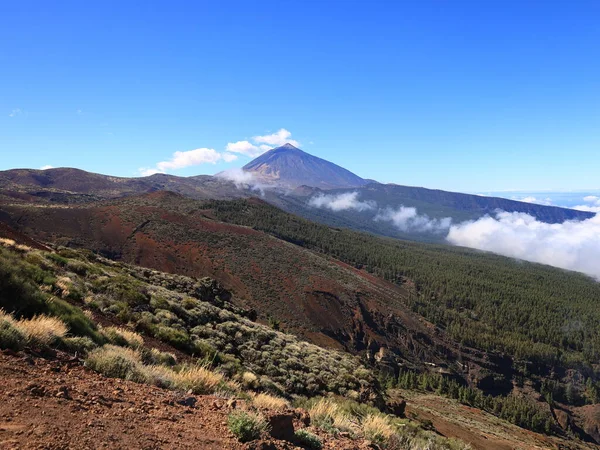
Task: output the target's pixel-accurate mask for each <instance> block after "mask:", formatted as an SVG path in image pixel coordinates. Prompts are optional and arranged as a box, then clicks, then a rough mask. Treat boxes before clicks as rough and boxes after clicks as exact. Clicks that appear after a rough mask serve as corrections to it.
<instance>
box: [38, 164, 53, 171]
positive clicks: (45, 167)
mask: <svg viewBox="0 0 600 450" xmlns="http://www.w3.org/2000/svg"><path fill="white" fill-rule="evenodd" d="M48 169H54V166H50V165H46V166H42V167H40V170H48Z"/></svg>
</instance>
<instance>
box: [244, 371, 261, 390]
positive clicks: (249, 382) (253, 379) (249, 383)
mask: <svg viewBox="0 0 600 450" xmlns="http://www.w3.org/2000/svg"><path fill="white" fill-rule="evenodd" d="M242 383H243V384H244V386H245V387H246V388H247V389H251V388H255V387H256V386H257V385H258V377H257V376H256V375H254V374H253V373H252V372H244V374H243V375H242Z"/></svg>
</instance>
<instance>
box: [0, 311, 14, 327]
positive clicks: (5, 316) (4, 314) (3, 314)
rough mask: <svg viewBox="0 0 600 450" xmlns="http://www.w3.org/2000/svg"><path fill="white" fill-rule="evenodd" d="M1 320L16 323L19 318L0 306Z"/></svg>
mask: <svg viewBox="0 0 600 450" xmlns="http://www.w3.org/2000/svg"><path fill="white" fill-rule="evenodd" d="M0 322H8V323H9V324H11V325H13V326H14V325H16V323H17V320H16V319H15V318H14V317H13V316H12V314H9V313H7V312H6V311H4V310H3V309H2V308H0Z"/></svg>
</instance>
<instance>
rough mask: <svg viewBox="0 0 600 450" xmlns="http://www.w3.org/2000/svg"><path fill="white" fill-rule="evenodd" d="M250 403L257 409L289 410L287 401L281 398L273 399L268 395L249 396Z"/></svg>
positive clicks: (273, 397) (272, 396)
mask: <svg viewBox="0 0 600 450" xmlns="http://www.w3.org/2000/svg"><path fill="white" fill-rule="evenodd" d="M251 397H252V403H254V405H255V406H257V407H258V408H265V409H274V410H279V411H280V410H283V409H288V408H290V404H289V402H288V401H287V400H285V399H283V398H281V397H275V396H274V395H269V394H264V393H260V394H251Z"/></svg>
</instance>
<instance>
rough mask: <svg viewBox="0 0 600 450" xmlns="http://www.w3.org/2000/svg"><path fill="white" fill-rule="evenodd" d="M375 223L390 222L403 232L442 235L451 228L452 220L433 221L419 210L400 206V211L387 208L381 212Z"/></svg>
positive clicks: (445, 218) (446, 218)
mask: <svg viewBox="0 0 600 450" xmlns="http://www.w3.org/2000/svg"><path fill="white" fill-rule="evenodd" d="M373 220H375V221H382V222H383V221H388V222H392V224H393V225H394V226H395V227H396V228H398V229H400V230H401V231H414V232H419V233H426V232H430V233H441V232H444V231H446V230H448V228H449V227H450V224H451V223H452V219H451V218H450V217H444V218H443V219H431V218H430V217H429V216H427V215H426V214H419V213H418V212H417V208H413V207H407V206H400V207H399V208H398V209H393V208H385V209H382V210H379V212H378V213H377V215H376V216H375V218H374V219H373Z"/></svg>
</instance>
